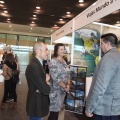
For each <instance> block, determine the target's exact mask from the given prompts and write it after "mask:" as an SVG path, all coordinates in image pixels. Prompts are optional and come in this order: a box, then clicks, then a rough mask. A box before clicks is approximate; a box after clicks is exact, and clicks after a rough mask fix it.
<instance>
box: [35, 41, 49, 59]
mask: <svg viewBox="0 0 120 120" xmlns="http://www.w3.org/2000/svg"><path fill="white" fill-rule="evenodd" d="M37 55H38V57H39V58H40V59H41V60H47V58H48V56H49V51H48V49H47V46H46V45H45V44H43V43H42V49H38V50H37Z"/></svg>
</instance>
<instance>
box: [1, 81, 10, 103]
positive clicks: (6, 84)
mask: <svg viewBox="0 0 120 120" xmlns="http://www.w3.org/2000/svg"><path fill="white" fill-rule="evenodd" d="M10 84H11V81H10V80H5V81H4V95H3V100H2V102H3V103H5V102H6V100H7V98H8V95H9V92H10V87H11V85H10Z"/></svg>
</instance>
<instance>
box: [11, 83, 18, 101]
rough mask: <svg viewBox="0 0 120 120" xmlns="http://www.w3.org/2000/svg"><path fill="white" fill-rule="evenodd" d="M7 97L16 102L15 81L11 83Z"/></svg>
mask: <svg viewBox="0 0 120 120" xmlns="http://www.w3.org/2000/svg"><path fill="white" fill-rule="evenodd" d="M9 98H11V99H14V102H17V94H16V82H15V83H11V86H10V95H9Z"/></svg>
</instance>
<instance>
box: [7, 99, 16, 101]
mask: <svg viewBox="0 0 120 120" xmlns="http://www.w3.org/2000/svg"><path fill="white" fill-rule="evenodd" d="M13 100H14V99H8V100H6V102H12V101H13Z"/></svg>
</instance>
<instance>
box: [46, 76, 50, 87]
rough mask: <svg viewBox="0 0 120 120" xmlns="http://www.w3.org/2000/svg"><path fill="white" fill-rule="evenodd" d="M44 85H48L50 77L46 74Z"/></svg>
mask: <svg viewBox="0 0 120 120" xmlns="http://www.w3.org/2000/svg"><path fill="white" fill-rule="evenodd" d="M46 83H47V84H48V85H50V76H49V75H48V74H46Z"/></svg>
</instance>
